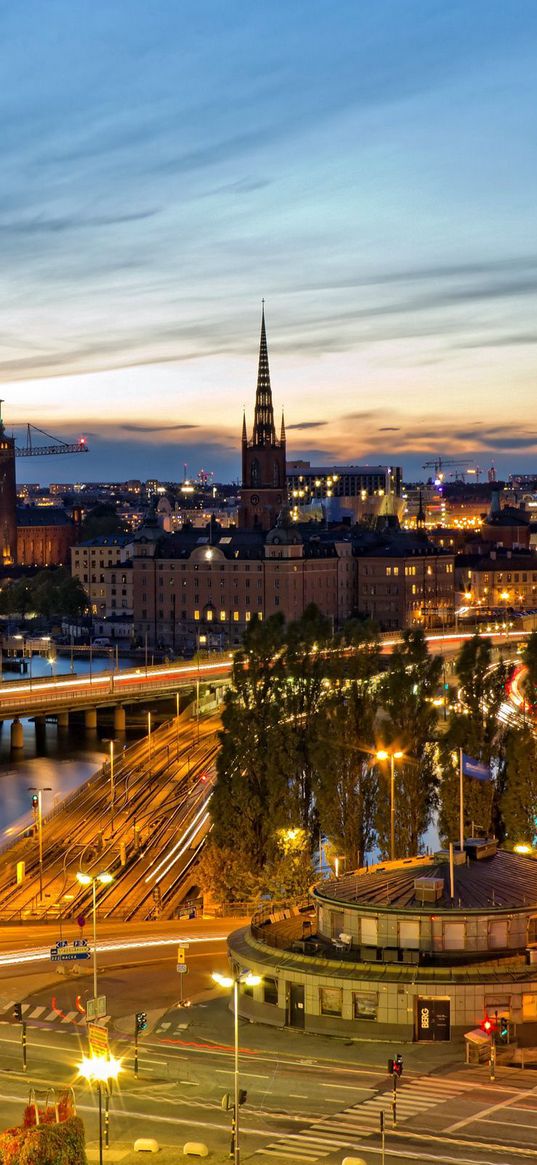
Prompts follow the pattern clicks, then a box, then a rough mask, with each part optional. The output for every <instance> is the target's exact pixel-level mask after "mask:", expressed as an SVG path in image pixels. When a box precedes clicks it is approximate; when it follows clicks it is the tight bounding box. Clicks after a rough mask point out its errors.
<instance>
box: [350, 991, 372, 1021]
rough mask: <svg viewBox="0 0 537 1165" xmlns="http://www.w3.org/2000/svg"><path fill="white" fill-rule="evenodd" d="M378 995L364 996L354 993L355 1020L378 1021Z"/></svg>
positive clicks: (353, 1009)
mask: <svg viewBox="0 0 537 1165" xmlns="http://www.w3.org/2000/svg"><path fill="white" fill-rule="evenodd" d="M377 1006H378V996H377V995H362V994H361V992H358V991H353V993H352V1017H353V1019H376V1018H377Z"/></svg>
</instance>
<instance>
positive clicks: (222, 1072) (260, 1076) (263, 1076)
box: [215, 1068, 270, 1080]
mask: <svg viewBox="0 0 537 1165" xmlns="http://www.w3.org/2000/svg"><path fill="white" fill-rule="evenodd" d="M215 1072H218V1075H219V1076H234V1075H235V1073H234V1072H232V1071H231V1068H215ZM241 1076H250V1077H251V1078H252V1079H254V1078H255V1079H256V1080H270V1076H269V1074H268V1072H249V1071H248V1069H247V1068H241Z"/></svg>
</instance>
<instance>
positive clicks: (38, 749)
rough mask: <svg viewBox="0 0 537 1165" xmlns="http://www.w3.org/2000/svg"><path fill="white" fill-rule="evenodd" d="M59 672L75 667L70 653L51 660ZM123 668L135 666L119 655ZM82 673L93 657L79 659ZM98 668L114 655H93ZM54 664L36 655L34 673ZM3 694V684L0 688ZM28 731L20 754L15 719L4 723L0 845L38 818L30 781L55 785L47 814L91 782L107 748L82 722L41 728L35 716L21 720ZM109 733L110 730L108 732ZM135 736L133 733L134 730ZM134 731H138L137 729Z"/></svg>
mask: <svg viewBox="0 0 537 1165" xmlns="http://www.w3.org/2000/svg"><path fill="white" fill-rule="evenodd" d="M52 666H53V669H54V675H65V674H68V673H69V672H70V671H71V661H70V659H69V658H58V659H57V660H55V661H54V664H53V665H52ZM119 666H120V667H128V666H132V661H131V660H120V661H119ZM74 667H75V671H76V674H77V675H89V672H90V662H89V660H87V659H84V660H78V659H75V661H74ZM91 669H92V671H93V672H94V673H96V672H98V671H106V670H109V669H110V660H109V659H106V658H97V659H92V661H91ZM50 674H51V664H50V663H49V662H48V660H46V659H40V658H38V657H37V656H34V658H33V659H32V676H33V677H36V678H37V677H38V676H50ZM28 676H29V672H27V673H26V675H25V676H24V675H23V676H19V675H17V674H16V673H12V672H4V683H6V682H13V681H14V680H18V679H23V680H27V679H28ZM0 695H1V687H0ZM21 724H22V727H23V733H24V750H23V754H22V755H21V756H20V757H19V756H18V754H12V752H11V735H10V733H11V722H10V721H9V720H6V721H5V722H4V723H3V724H1V723H0V845H1V844H2V843H3V842H4V841H8V840H9V837H10V836H11V835H12V833H15V832H17V829H18V828H20V827H22V826H25V825H29V824H31V823H32V822H33V813H32V807H31V802H32V794H31V793H30V792H29V791H28V786H29V785H33V786H40V787H41V788H44V787H45V786H50V788H51V792H50V793H43V816H44V817H45V818H46V816H47V812H48V813H49V812H50V810H51V809H52V808H53V807H54V805H55V804H57V802H58V800H61V799H62V798H63V797H65V796H66V795H67V794H68V793H70V792H71V791H72V790H73V789H76V788H77V787H78V786H79V785H81V784H83V782H84V781H87V780H88V778H89V777H90V776H91V774H92V773H94V772H95V771H96V769H98V768H99V767H100V765H101V764H102V761H103V756H104V754H105V753H106V752H107V748H106V745H105V744H103V742H102V740H100V739H99V738H98V737H97V735H96V734H95V733H94V734H93V735H88V734H87V733H86V732H85V730H84V727H83V726H82V724H80V725H78V726H77V725H76V724H74V725H73V726H72V727H71V728H70V730H69V732H66V731H59V730H58V727H57V725H56V724H55V723H54V722H51V723H50V724H44V725H42V726H40V728H39V731H37V732H36V727H35V724H34V723H33V721H31V720H21ZM105 735H106V733H105ZM129 735H130V734H129ZM135 735H139V733H136V734H135Z"/></svg>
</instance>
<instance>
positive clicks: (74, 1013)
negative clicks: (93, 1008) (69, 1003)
mask: <svg viewBox="0 0 537 1165" xmlns="http://www.w3.org/2000/svg"><path fill="white" fill-rule="evenodd" d="M77 1017H78V1012H77V1011H68V1012H67V1015H64V1017H63V1019H62V1020H61V1021H60V1022H61V1023H72V1022H73V1020H74V1019H77Z"/></svg>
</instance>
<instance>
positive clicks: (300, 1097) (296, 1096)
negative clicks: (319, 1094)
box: [289, 1092, 309, 1100]
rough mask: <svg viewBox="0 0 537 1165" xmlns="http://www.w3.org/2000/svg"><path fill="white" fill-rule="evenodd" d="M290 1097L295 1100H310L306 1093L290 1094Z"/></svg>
mask: <svg viewBox="0 0 537 1165" xmlns="http://www.w3.org/2000/svg"><path fill="white" fill-rule="evenodd" d="M289 1096H290V1097H291V1098H292V1099H293V1100H309V1097H308V1094H307V1093H306V1092H290V1093H289Z"/></svg>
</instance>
